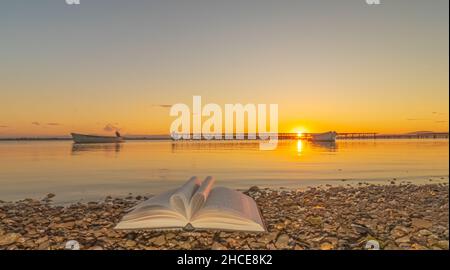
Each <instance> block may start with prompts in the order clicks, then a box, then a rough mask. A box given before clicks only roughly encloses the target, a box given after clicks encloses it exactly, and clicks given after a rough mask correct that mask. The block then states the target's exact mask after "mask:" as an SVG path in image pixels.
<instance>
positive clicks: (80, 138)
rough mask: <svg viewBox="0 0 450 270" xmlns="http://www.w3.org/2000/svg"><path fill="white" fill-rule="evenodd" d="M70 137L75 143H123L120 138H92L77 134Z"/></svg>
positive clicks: (91, 136) (92, 136)
mask: <svg viewBox="0 0 450 270" xmlns="http://www.w3.org/2000/svg"><path fill="white" fill-rule="evenodd" d="M71 135H72V139H73V141H74V142H75V143H120V142H123V141H124V140H123V138H122V137H112V136H94V135H85V134H77V133H71Z"/></svg>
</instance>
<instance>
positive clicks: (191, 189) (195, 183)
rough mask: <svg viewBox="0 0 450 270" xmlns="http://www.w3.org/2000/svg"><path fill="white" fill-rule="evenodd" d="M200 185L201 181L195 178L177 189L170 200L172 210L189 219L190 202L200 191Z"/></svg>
mask: <svg viewBox="0 0 450 270" xmlns="http://www.w3.org/2000/svg"><path fill="white" fill-rule="evenodd" d="M200 185H201V181H200V179H198V178H197V177H196V176H194V177H192V178H191V179H189V181H187V182H186V183H185V184H184V185H183V186H181V187H180V188H179V189H177V190H176V191H175V192H174V193H173V194H172V196H170V199H169V202H170V206H171V207H172V209H174V210H175V211H177V212H179V213H180V214H182V215H184V216H185V217H186V218H188V219H189V213H190V201H191V198H192V196H193V194H194V193H195V192H196V191H197V190H198V188H199V187H200Z"/></svg>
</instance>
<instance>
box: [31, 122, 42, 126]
mask: <svg viewBox="0 0 450 270" xmlns="http://www.w3.org/2000/svg"><path fill="white" fill-rule="evenodd" d="M31 124H32V125H35V126H40V125H41V123H39V122H31Z"/></svg>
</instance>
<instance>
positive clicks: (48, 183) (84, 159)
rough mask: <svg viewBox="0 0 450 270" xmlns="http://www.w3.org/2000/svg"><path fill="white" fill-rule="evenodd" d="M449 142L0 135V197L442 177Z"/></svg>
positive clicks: (89, 196) (81, 196)
mask: <svg viewBox="0 0 450 270" xmlns="http://www.w3.org/2000/svg"><path fill="white" fill-rule="evenodd" d="M448 147H449V145H448V140H348V141H338V142H337V143H336V144H317V143H315V144H314V143H310V142H304V141H303V142H302V141H282V142H280V143H279V145H278V148H277V150H275V151H259V148H258V143H255V142H240V143H239V142H172V141H129V142H126V143H124V144H120V145H115V144H97V145H74V144H72V143H71V142H69V141H50V142H0V200H18V199H23V198H26V197H32V198H41V197H42V196H44V195H45V194H47V193H50V192H52V193H55V194H56V195H57V196H56V197H55V201H57V202H73V201H78V200H96V199H102V198H104V197H105V196H107V195H113V196H123V195H127V194H128V193H133V194H144V195H145V194H154V193H157V192H160V191H163V190H166V189H168V188H172V187H175V186H177V185H180V184H181V183H183V182H184V181H185V180H186V179H188V178H189V177H190V176H192V175H197V176H199V177H205V176H207V175H213V176H215V177H216V180H217V182H216V184H217V185H224V186H229V187H233V188H248V187H249V186H252V185H258V186H261V187H290V188H302V187H305V186H308V185H322V184H329V183H331V184H335V185H346V184H348V183H356V182H359V181H365V182H374V183H389V182H390V181H391V180H392V179H393V178H396V179H398V182H401V181H402V180H408V181H411V182H414V183H425V182H430V180H429V179H430V178H431V179H432V180H431V182H448V175H449V165H448V162H449V148H448ZM343 180H345V181H343Z"/></svg>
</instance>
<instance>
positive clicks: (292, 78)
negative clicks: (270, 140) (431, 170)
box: [0, 0, 449, 137]
mask: <svg viewBox="0 0 450 270" xmlns="http://www.w3.org/2000/svg"><path fill="white" fill-rule="evenodd" d="M12 2H14V1H12ZM224 2H226V1H224ZM244 2H245V3H220V4H217V3H216V4H214V3H208V4H202V5H196V4H191V5H186V4H181V3H178V4H175V3H153V4H150V3H142V1H140V2H135V1H130V2H128V1H127V3H116V4H115V5H111V6H105V5H100V4H99V3H95V2H93V3H83V4H82V5H79V7H76V8H67V7H66V6H64V5H55V4H54V3H52V1H48V2H45V1H44V2H42V3H39V4H37V3H33V4H27V5H18V4H17V5H16V4H11V3H9V4H6V3H2V4H0V34H1V35H2V45H1V46H0V58H1V59H2V61H0V91H1V99H0V137H10V136H49V135H51V136H54V135H68V134H69V133H70V132H72V131H77V132H83V133H97V134H105V133H111V131H110V130H111V128H110V129H108V128H106V129H105V127H107V126H109V127H118V128H120V130H121V131H122V132H123V133H124V134H168V133H169V127H170V123H171V121H172V120H173V119H174V118H172V117H170V116H169V108H168V105H172V104H175V103H179V102H183V103H187V104H189V105H190V106H192V105H191V104H192V96H194V95H201V96H202V98H203V102H204V103H207V102H211V103H218V104H219V105H222V106H223V105H224V104H225V103H242V104H247V103H253V104H259V103H264V104H269V103H276V104H278V105H279V124H280V125H279V130H280V131H282V132H290V131H297V130H301V131H308V132H321V131H328V130H336V131H338V132H379V133H402V132H411V131H418V130H432V131H448V118H449V117H448V111H449V103H448V102H449V91H448V88H449V84H448V75H449V70H448V64H449V63H448V38H449V37H448V1H439V0H437V1H432V2H430V1H409V2H408V5H407V8H405V5H404V4H403V5H402V4H400V3H396V1H392V2H395V3H391V2H389V3H386V4H385V3H383V5H380V6H378V7H368V6H367V5H365V4H364V1H361V4H354V3H346V2H345V3H334V2H335V1H332V2H333V3H330V1H326V5H325V2H320V1H299V3H293V2H283V3H278V4H277V5H275V4H274V3H266V2H264V3H261V2H259V5H258V6H256V7H255V6H254V5H252V4H251V3H250V2H251V1H248V2H249V3H247V1H244ZM294 2H295V1H294ZM336 2H337V1H336ZM123 5H127V6H126V8H125V6H123ZM180 5H181V6H182V8H181V6H180ZM117 10H121V13H120V18H119V17H118V13H117ZM5 12H6V13H5ZM74 26H76V27H74ZM68 29H70V31H69V30H68Z"/></svg>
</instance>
